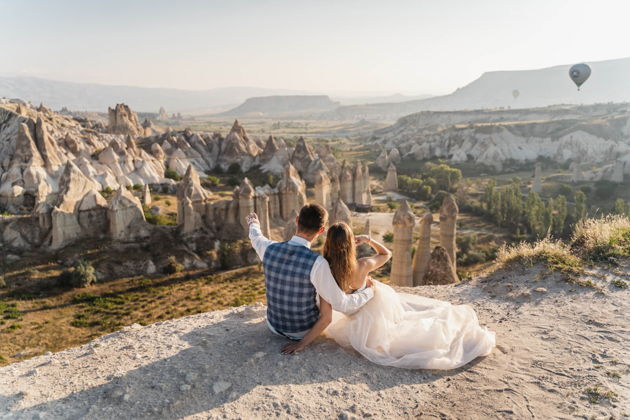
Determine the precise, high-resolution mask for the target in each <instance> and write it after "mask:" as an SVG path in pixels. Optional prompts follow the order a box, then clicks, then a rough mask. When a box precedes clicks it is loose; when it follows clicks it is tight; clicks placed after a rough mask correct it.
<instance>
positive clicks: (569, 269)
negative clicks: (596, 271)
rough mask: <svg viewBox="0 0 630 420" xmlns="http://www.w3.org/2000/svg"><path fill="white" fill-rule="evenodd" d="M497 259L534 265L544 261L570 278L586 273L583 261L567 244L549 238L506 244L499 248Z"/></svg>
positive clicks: (503, 262) (503, 261) (505, 262)
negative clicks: (532, 241)
mask: <svg viewBox="0 0 630 420" xmlns="http://www.w3.org/2000/svg"><path fill="white" fill-rule="evenodd" d="M497 261H498V262H499V263H501V264H507V263H510V262H518V263H521V264H526V265H534V264H537V263H542V264H545V265H546V266H548V267H549V268H550V269H551V270H553V271H559V272H561V273H563V274H565V275H566V276H567V277H568V278H575V277H576V276H578V275H580V274H583V273H584V268H583V263H582V261H581V260H580V258H578V257H577V256H575V255H573V254H572V253H571V250H570V249H569V247H568V246H567V245H566V244H564V243H563V242H561V241H553V240H551V239H548V238H545V239H543V240H541V241H538V242H535V243H527V242H521V243H519V244H517V245H514V246H504V247H502V248H500V249H499V252H498V254H497Z"/></svg>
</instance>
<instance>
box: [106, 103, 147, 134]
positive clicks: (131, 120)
mask: <svg viewBox="0 0 630 420" xmlns="http://www.w3.org/2000/svg"><path fill="white" fill-rule="evenodd" d="M107 114H108V116H109V125H108V128H107V129H108V131H109V132H110V133H112V134H125V135H127V134H128V135H132V136H141V135H143V134H144V128H143V127H142V125H141V124H140V122H139V121H138V116H137V115H136V113H135V112H133V111H131V109H129V107H128V106H127V105H125V104H116V106H115V107H114V109H112V108H108V109H107Z"/></svg>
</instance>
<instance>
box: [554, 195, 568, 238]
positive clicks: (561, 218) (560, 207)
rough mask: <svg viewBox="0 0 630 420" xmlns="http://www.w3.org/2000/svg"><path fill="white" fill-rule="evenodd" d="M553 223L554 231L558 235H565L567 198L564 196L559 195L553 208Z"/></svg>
mask: <svg viewBox="0 0 630 420" xmlns="http://www.w3.org/2000/svg"><path fill="white" fill-rule="evenodd" d="M553 209H554V212H553V221H552V228H551V229H552V231H553V233H555V234H556V235H562V234H564V225H565V222H566V220H567V198H566V197H565V196H564V195H559V196H558V197H557V198H556V199H555V200H554V206H553Z"/></svg>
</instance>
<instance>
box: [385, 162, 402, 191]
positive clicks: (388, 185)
mask: <svg viewBox="0 0 630 420" xmlns="http://www.w3.org/2000/svg"><path fill="white" fill-rule="evenodd" d="M383 189H384V190H385V191H398V174H397V173H396V166H395V165H394V164H393V163H390V165H389V168H387V176H386V177H385V184H384V185H383Z"/></svg>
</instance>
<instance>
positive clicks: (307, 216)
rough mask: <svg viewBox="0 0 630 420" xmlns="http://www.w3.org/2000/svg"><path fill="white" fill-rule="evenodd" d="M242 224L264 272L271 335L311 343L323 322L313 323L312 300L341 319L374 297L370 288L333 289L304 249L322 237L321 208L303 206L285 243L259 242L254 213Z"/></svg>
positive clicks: (325, 271) (323, 265) (324, 267)
mask: <svg viewBox="0 0 630 420" xmlns="http://www.w3.org/2000/svg"><path fill="white" fill-rule="evenodd" d="M247 222H248V224H249V239H250V240H251V242H252V246H253V247H254V249H255V250H256V253H257V254H258V257H259V258H260V259H261V260H262V263H263V267H264V270H265V287H266V290H267V325H268V327H269V329H270V330H271V332H273V333H274V334H277V335H281V336H283V337H286V338H288V339H290V340H296V341H297V340H302V341H303V342H304V341H306V342H307V343H308V342H310V341H312V339H313V338H314V337H312V336H313V335H314V334H315V333H317V335H319V333H320V332H321V331H323V329H324V328H325V326H327V323H328V322H329V321H328V322H326V321H324V322H323V323H322V322H320V323H318V320H320V310H319V307H318V306H317V295H319V296H321V298H322V299H323V300H324V301H325V302H326V303H327V304H326V305H327V307H328V304H329V305H330V306H332V308H333V309H334V310H337V311H339V312H343V313H345V314H351V313H353V312H355V311H357V310H358V309H359V308H360V307H361V306H363V305H365V304H366V303H367V302H368V301H369V300H370V299H371V298H372V297H373V296H374V290H373V285H372V284H371V282H368V287H367V288H366V289H365V290H362V291H360V292H356V293H353V294H346V293H344V292H343V291H342V290H341V289H340V288H339V286H338V285H337V282H336V281H335V279H334V277H333V275H332V273H331V271H330V266H329V265H328V261H326V260H325V259H324V257H322V256H321V255H319V254H318V253H317V252H315V251H312V250H311V249H310V246H311V242H313V240H315V238H317V237H318V236H319V235H321V234H322V233H324V231H325V229H326V223H327V222H328V213H327V212H326V210H325V209H324V208H323V207H322V206H320V205H318V204H307V205H305V206H304V207H302V209H301V210H300V214H299V215H298V217H297V219H296V223H297V233H296V235H295V236H293V237H292V238H291V240H289V241H286V242H276V241H272V240H270V239H268V238H265V237H264V236H263V234H262V232H261V230H260V223H259V221H258V216H257V215H256V213H252V214H250V215H249V216H248V217H247ZM322 303H323V302H322ZM316 324H317V326H316ZM315 326H316V328H314V327H315ZM311 330H313V331H311ZM316 330H317V331H316ZM309 332H310V335H309ZM303 339H304V340H303ZM305 346H306V344H304V345H302V346H299V345H287V346H285V347H284V348H283V352H285V353H293V352H295V351H300V350H302V349H303V348H304V347H305Z"/></svg>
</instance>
